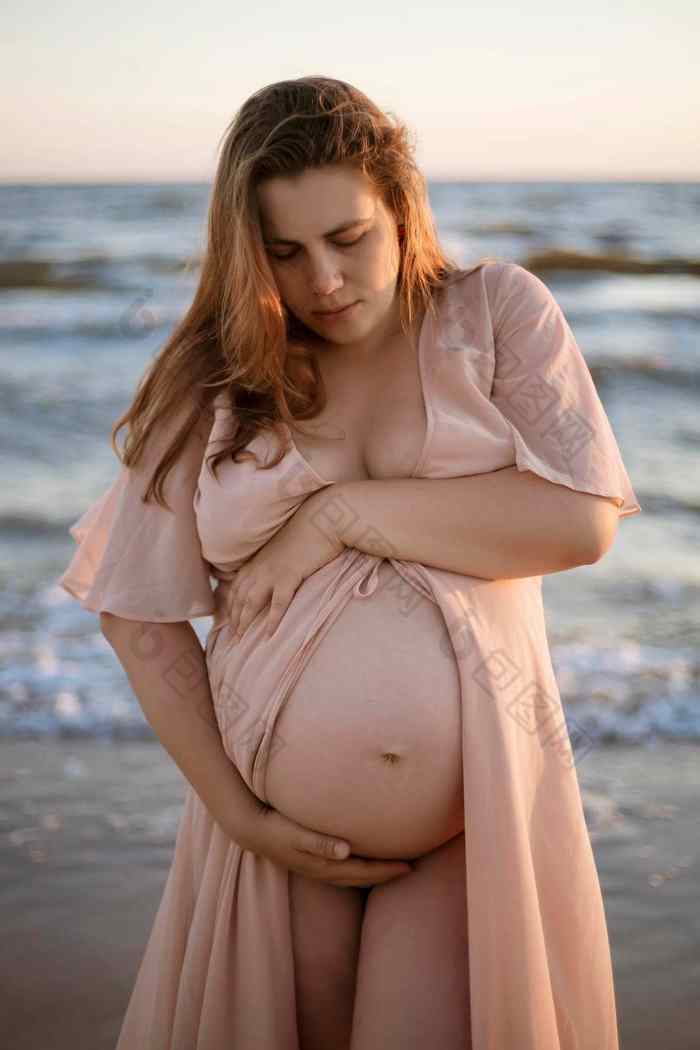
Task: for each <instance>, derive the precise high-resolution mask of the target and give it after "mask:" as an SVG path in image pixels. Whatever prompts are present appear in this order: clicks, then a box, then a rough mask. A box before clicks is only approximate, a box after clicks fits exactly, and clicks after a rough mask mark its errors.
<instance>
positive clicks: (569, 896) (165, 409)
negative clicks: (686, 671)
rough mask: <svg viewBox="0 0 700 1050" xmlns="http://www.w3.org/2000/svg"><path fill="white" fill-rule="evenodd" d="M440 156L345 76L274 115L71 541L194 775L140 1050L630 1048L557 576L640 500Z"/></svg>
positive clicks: (140, 978)
mask: <svg viewBox="0 0 700 1050" xmlns="http://www.w3.org/2000/svg"><path fill="white" fill-rule="evenodd" d="M411 153H412V151H411V148H410V146H409V144H408V138H407V135H406V129H405V127H404V126H403V125H401V124H398V123H395V122H394V121H392V120H390V119H389V118H388V117H387V116H386V115H385V114H383V113H382V112H381V110H379V109H378V108H377V107H376V106H375V105H374V104H373V103H372V102H371V101H370V100H369V99H368V98H367V97H366V96H365V95H363V94H362V93H361V92H360V91H358V90H357V89H355V88H353V87H351V86H349V85H347V84H344V83H342V82H340V81H336V80H331V79H326V78H320V77H307V78H301V79H299V80H293V81H285V82H281V83H278V84H273V85H270V86H268V87H265V88H263V89H261V90H260V91H259V92H257V93H256V94H255V95H253V96H252V97H251V98H250V99H248V101H247V102H246V103H245V104H244V106H243V107H242V108H241V110H240V112H239V113H238V115H237V117H236V119H235V121H234V122H233V123H232V125H231V127H230V129H229V132H228V136H227V139H226V141H225V143H224V147H223V149H222V153H221V158H220V162H219V166H218V170H217V173H216V178H215V183H214V188H213V193H212V200H211V206H210V214H209V241H208V246H207V251H206V254H205V257H204V260H203V266H202V273H201V278H200V282H199V287H198V289H197V292H196V294H195V297H194V300H193V303H192V305H191V307H190V309H189V310H188V312H187V314H186V316H185V318H184V319H183V321H182V322H181V323H180V325H179V326H178V327H177V328H176V329H175V331H174V332H173V333H172V335H171V336H170V338H169V340H168V342H167V344H166V346H165V347H164V349H163V350H162V351H161V353H160V354H159V355H158V357H157V358H156V359H155V360H154V362H153V363H152V365H151V366H150V368H149V372H148V374H147V376H146V377H145V379H144V381H143V382H142V384H141V385H140V387H139V390H138V392H137V394H136V397H135V399H134V402H133V404H132V405H131V407H130V409H129V410H128V412H127V413H125V415H124V416H123V417H121V419H120V420H119V421H118V422H117V424H116V425H115V428H114V433H113V438H114V434H116V431H117V430H118V429H119V428H120V427H121V426H123V425H125V424H127V423H128V425H129V432H128V438H127V442H126V446H125V450H124V453H123V455H120V460H121V462H122V467H121V471H120V473H119V475H118V477H117V479H116V481H115V482H114V483H113V484H112V485H111V487H110V488H109V489H107V491H106V492H105V493H104V494H103V496H102V497H101V498H100V499H99V500H98V501H97V502H96V503H94V504H93V505H92V506H91V507H90V508H89V509H88V510H87V511H86V512H85V513H84V514H83V516H82V517H81V518H80V519H79V520H78V521H77V522H76V523H75V525H74V526H73V527H72V529H71V533H72V535H73V537H74V538H75V539H76V541H77V542H78V549H77V551H76V552H75V555H74V557H73V559H72V561H71V563H70V565H69V566H68V568H67V570H66V572H65V573H64V574H63V576H62V577H61V579H60V582H61V585H62V586H63V587H64V588H65V589H66V590H67V591H69V592H70V593H71V594H72V595H74V596H75V597H76V598H77V599H78V600H79V601H80V602H81V603H82V604H83V606H84V607H85V608H87V609H90V610H92V611H94V612H99V614H100V623H101V628H102V631H103V633H104V635H105V637H106V638H107V639H108V641H109V643H110V644H111V645H112V647H113V648H114V650H115V652H116V654H117V656H118V657H119V659H120V661H121V662H122V664H123V666H124V668H125V670H126V672H127V674H128V676H129V680H130V682H131V684H132V686H133V688H134V692H135V693H136V695H137V697H138V699H139V702H140V703H141V705H142V707H143V709H144V713H145V715H146V717H147V719H148V721H149V722H150V724H151V725H152V727H153V729H154V731H155V732H156V734H157V735H158V737H159V739H160V741H161V742H162V744H163V746H164V747H165V748H166V749H167V750H168V752H169V753H170V755H171V756H172V757H173V759H174V761H175V762H176V763H177V764H178V766H179V767H180V769H181V770H182V772H183V773H184V775H185V777H186V778H187V782H188V783H187V792H186V800H185V807H184V811H183V814H182V818H181V821H180V825H179V828H178V834H177V839H176V844H175V853H174V857H173V861H172V865H171V869H170V872H169V875H168V880H167V883H166V886H165V889H164V893H163V897H162V900H161V903H160V907H159V909H158V913H157V915H156V918H155V921H154V924H153V929H152V931H151V935H150V938H149V940H148V944H147V946H146V949H145V953H144V956H143V959H142V961H141V965H140V968H139V971H138V975H137V979H136V983H135V987H134V989H133V992H132V996H131V999H130V1002H129V1005H128V1009H127V1012H126V1016H125V1018H124V1021H123V1025H122V1029H121V1034H120V1038H119V1042H118V1046H117V1050H378V1048H382V1050H399V1048H401V1050H413V1048H415V1050H418V1048H425V1050H428V1048H440V1050H463V1048H468V1047H472V1048H473V1050H617V1048H618V1040H617V1025H616V1011H615V997H614V988H613V979H612V970H611V962H610V950H609V944H608V936H607V929H606V923H605V916H604V910H603V903H602V898H601V892H600V886H599V881H598V877H597V872H596V868H595V863H594V859H593V854H592V851H591V846H590V841H589V837H588V833H587V829H586V825H585V821H584V816H583V809H582V805H581V797H580V791H579V786H578V781H577V777H576V772H575V763H574V756H573V749H572V746H571V741H570V739H569V735H568V732H567V726H566V722H565V720H564V716H563V711H562V706H561V700H560V697H559V692H558V689H557V683H556V680H555V678H554V674H553V670H552V665H551V661H550V658H549V650H548V645H547V637H546V628H545V622H544V614H543V607H542V597H541V582H542V575H543V574H545V573H549V572H560V571H563V570H565V569H567V568H571V567H574V566H577V565H584V564H589V563H592V562H594V561H597V560H598V559H599V558H601V557H602V556H603V555H604V553H605V552H606V551H607V550H608V549H609V547H610V545H611V543H612V542H613V538H614V535H615V531H616V527H617V524H618V519H619V517H621V516H627V515H630V514H634V513H637V512H639V510H640V506H639V503H638V502H637V500H636V497H635V493H634V491H633V489H632V486H631V484H630V480H629V477H628V476H627V473H626V470H625V467H624V464H623V462H622V459H621V457H620V452H619V449H618V446H617V443H616V441H615V437H614V435H613V432H612V429H611V427H610V424H609V422H608V419H607V417H606V415H605V412H604V409H603V406H602V404H601V402H600V400H599V398H598V396H597V393H596V390H595V386H594V384H593V381H592V379H591V376H590V373H589V371H588V368H587V367H586V364H585V361H584V359H583V356H582V354H581V352H580V350H579V348H578V346H577V344H576V341H575V339H574V337H573V334H572V332H571V329H570V328H569V326H568V324H567V322H566V319H565V318H564V315H563V313H562V311H561V309H560V308H559V306H558V304H557V303H556V301H555V300H554V298H553V297H552V295H551V293H550V292H549V289H548V288H547V286H546V285H545V284H544V283H543V282H542V281H541V280H540V279H539V278H537V277H536V276H535V275H534V274H532V273H530V272H529V271H527V270H526V269H524V268H523V267H521V266H519V265H518V264H516V263H513V262H501V261H498V260H482V261H480V262H479V263H477V264H475V265H474V266H472V267H470V268H467V269H460V268H459V267H457V266H456V265H455V264H454V263H453V262H451V261H450V260H449V259H448V257H447V256H446V255H445V254H444V252H443V251H442V250H441V248H440V246H439V243H438V241H437V237H436V233H435V229H434V225H433V222H432V218H431V214H430V210H429V207H428V203H427V199H426V195H425V187H424V180H423V178H422V176H421V175H420V174H419V172H418V171H417V169H416V167H415V165H414V162H413V158H412V155H411ZM115 449H116V445H115ZM212 577H213V578H214V579H215V580H216V587H213V586H212ZM206 615H213V617H214V619H213V623H212V627H211V629H210V632H209V635H208V637H207V641H206V647H205V650H204V651H203V650H202V647H201V646H200V644H199V641H198V639H197V636H196V634H195V632H194V630H193V628H192V627H191V625H190V624H189V623H188V621H189V620H190V619H193V618H194V617H198V616H206ZM337 847H340V851H338V850H337ZM343 847H344V848H343Z"/></svg>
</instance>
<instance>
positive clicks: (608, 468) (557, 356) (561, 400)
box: [490, 263, 641, 517]
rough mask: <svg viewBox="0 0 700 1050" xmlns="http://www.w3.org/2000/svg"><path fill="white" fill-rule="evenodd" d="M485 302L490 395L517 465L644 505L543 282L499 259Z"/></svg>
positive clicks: (629, 506)
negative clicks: (490, 339)
mask: <svg viewBox="0 0 700 1050" xmlns="http://www.w3.org/2000/svg"><path fill="white" fill-rule="evenodd" d="M499 269H500V273H499V274H498V280H497V283H496V285H495V290H494V292H493V301H492V302H491V303H490V307H491V317H492V324H493V332H494V345H495V369H494V376H493V385H492V390H491V401H492V402H493V404H494V405H496V407H497V408H498V410H499V411H500V413H501V414H502V415H503V416H504V418H505V419H506V421H507V422H508V424H509V426H510V428H511V430H512V436H513V441H514V444H515V454H516V465H517V467H518V470H523V471H524V470H529V471H532V472H533V473H534V474H539V475H540V477H543V478H545V479H546V480H548V481H552V482H555V483H556V484H558V485H566V486H567V487H568V488H571V489H576V490H578V491H580V492H590V493H592V494H593V495H597V496H607V497H610V498H612V499H614V500H615V502H616V503H617V506H618V510H619V516H620V517H624V516H626V515H628V514H636V513H638V512H639V511H640V510H641V507H640V505H639V503H638V501H637V497H636V495H635V493H634V490H633V488H632V485H631V482H630V479H629V477H628V474H627V470H626V469H625V465H624V463H623V461H622V456H621V454H620V449H619V448H618V445H617V441H616V439H615V435H614V433H613V430H612V427H611V425H610V421H609V420H608V417H607V415H606V413H605V409H604V408H603V405H602V403H601V401H600V398H599V397H598V393H597V391H596V387H595V384H594V382H593V377H592V376H591V373H590V371H589V369H588V366H587V364H586V362H585V359H584V357H583V354H582V353H581V350H580V348H579V346H578V344H577V342H576V339H575V338H574V335H573V333H572V331H571V328H570V327H569V324H568V322H567V320H566V318H565V317H564V314H563V312H562V309H561V307H560V306H559V304H558V303H557V301H556V299H555V298H554V296H553V295H552V293H551V291H550V290H549V288H548V287H547V285H546V284H545V283H544V282H543V281H542V280H540V278H539V277H536V276H535V274H533V273H531V272H530V271H529V270H526V269H525V268H524V267H522V266H520V265H519V264H517V263H504V264H502V265H501V267H500V268H499Z"/></svg>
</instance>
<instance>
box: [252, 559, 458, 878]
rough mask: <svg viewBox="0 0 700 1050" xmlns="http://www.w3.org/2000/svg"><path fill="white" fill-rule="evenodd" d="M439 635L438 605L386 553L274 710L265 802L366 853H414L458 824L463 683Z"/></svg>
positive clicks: (443, 837) (441, 839)
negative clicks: (375, 575) (373, 584)
mask: <svg viewBox="0 0 700 1050" xmlns="http://www.w3.org/2000/svg"><path fill="white" fill-rule="evenodd" d="M399 583H400V590H399V586H398V584H399ZM407 593H408V598H409V602H407V600H406V596H407ZM407 605H410V609H408V608H407ZM444 639H445V626H444V621H443V618H442V613H441V612H440V609H439V607H438V606H437V605H435V604H434V603H433V602H431V601H429V600H428V599H427V598H424V597H423V596H422V595H420V594H419V593H418V592H417V591H415V590H413V589H412V588H409V585H408V584H406V583H405V582H404V581H401V579H400V577H398V574H397V573H396V571H395V569H394V568H393V567H392V566H391V564H390V563H389V562H382V563H381V565H380V568H379V580H378V585H377V589H376V590H375V592H374V593H373V594H371V595H368V596H366V597H363V598H359V597H353V598H352V599H351V600H350V601H349V602H348V604H347V605H346V606H345V608H344V609H343V611H342V612H341V613H340V615H339V616H338V618H337V620H336V621H335V623H334V624H333V625H332V626H331V628H330V629H329V631H328V633H327V634H326V635H325V636H324V638H323V639H322V641H321V642H320V644H319V646H318V648H317V649H316V650H315V652H314V653H313V654H312V656H311V657H310V659H309V662H308V663H307V665H306V667H305V668H304V671H303V673H302V675H301V677H300V679H299V680H298V682H297V683H296V685H295V686H294V688H293V690H292V691H291V693H290V694H289V696H288V698H287V700H286V702H285V705H284V707H283V708H282V710H281V711H280V713H279V715H278V718H277V724H276V727H275V731H276V732H279V735H280V737H281V739H282V740H284V746H283V747H280V748H279V749H278V750H276V751H275V752H274V753H273V754H272V755H271V757H270V760H269V763H268V768H267V774H266V781H265V791H266V796H267V799H268V801H269V803H270V805H272V806H273V807H274V808H275V809H277V810H279V811H280V812H281V813H284V814H285V815H286V816H288V817H291V818H292V819H293V820H296V821H298V822H299V823H300V824H303V825H304V826H305V827H308V828H312V829H314V830H316V831H322V832H325V833H327V834H333V835H339V836H342V837H343V838H345V839H347V841H348V842H349V843H350V845H351V847H352V853H353V854H356V855H360V856H365V857H376V858H380V857H382V858H395V857H399V858H406V859H409V858H413V857H419V856H421V855H422V854H424V853H427V852H429V851H430V850H432V849H435V848H436V847H437V846H439V845H441V844H442V843H443V842H445V841H446V840H447V839H450V838H452V837H453V836H454V835H456V834H458V833H459V832H460V831H461V830H463V828H464V798H463V780H462V746H461V742H462V734H461V699H460V697H461V693H460V683H459V674H458V669H457V664H456V662H455V659H454V656H453V655H452V653H451V650H450V651H449V654H448V648H449V647H446V646H445V642H444Z"/></svg>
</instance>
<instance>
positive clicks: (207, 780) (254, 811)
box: [100, 612, 263, 845]
mask: <svg viewBox="0 0 700 1050" xmlns="http://www.w3.org/2000/svg"><path fill="white" fill-rule="evenodd" d="M100 628H101V631H102V634H103V635H104V637H105V638H106V639H107V641H108V643H109V644H110V646H111V647H112V649H113V650H114V652H115V653H116V655H117V657H118V659H119V662H120V663H121V665H122V667H123V668H124V670H125V672H126V674H127V677H128V679H129V682H130V684H131V688H132V690H133V691H134V693H135V694H136V698H137V699H138V701H139V703H140V705H141V708H142V710H143V713H144V715H145V717H146V720H147V721H148V723H149V725H150V726H151V728H152V729H153V731H154V733H155V734H156V736H157V737H158V739H159V741H160V742H161V744H162V745H163V747H164V748H165V750H166V751H167V752H168V754H169V755H170V756H171V758H172V759H173V761H174V762H175V764H176V765H177V766H178V768H179V769H180V771H181V772H182V774H183V775H184V776H185V777H186V778H187V780H188V781H189V782H190V784H191V785H192V786H193V788H194V789H195V791H196V792H197V794H198V795H199V797H200V799H201V800H202V802H203V803H204V805H205V806H206V808H207V809H208V810H209V812H210V814H211V815H212V817H213V818H214V820H215V821H216V822H217V824H219V825H220V827H221V828H222V829H223V830H224V831H225V832H226V834H228V835H229V837H230V838H232V839H233V840H234V841H235V842H238V843H239V844H240V845H243V843H244V842H245V841H247V839H248V830H249V828H251V827H252V825H253V822H254V821H256V820H258V819H259V817H260V813H261V810H262V808H263V803H261V801H260V799H259V798H258V797H257V796H256V795H254V794H253V792H252V791H250V790H249V788H248V786H247V784H246V783H245V781H244V780H243V778H242V777H241V775H240V773H239V772H238V770H237V769H236V767H235V765H234V764H233V762H232V761H231V759H230V758H229V757H228V755H227V754H226V752H225V751H224V747H223V744H222V741H221V733H220V731H219V726H218V723H217V720H216V714H215V712H214V706H213V703H212V696H211V688H210V685H209V676H208V674H207V666H206V661H205V656H204V650H203V649H202V646H201V644H200V641H199V638H198V637H197V634H196V632H195V630H194V628H193V627H192V625H191V624H190V623H189V622H187V621H183V622H181V623H153V622H150V621H145V622H142V621H137V620H127V619H125V618H123V617H120V616H115V615H113V614H111V613H105V612H102V613H100Z"/></svg>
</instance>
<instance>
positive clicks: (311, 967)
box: [289, 871, 408, 1050]
mask: <svg viewBox="0 0 700 1050" xmlns="http://www.w3.org/2000/svg"><path fill="white" fill-rule="evenodd" d="M407 877H408V876H404V878H407ZM368 893H369V890H367V889H365V888H363V887H355V886H333V885H331V884H330V883H326V882H320V881H319V880H317V879H307V878H305V877H304V876H302V875H299V874H297V873H296V872H292V871H290V873H289V895H290V911H291V923H292V946H293V952H294V978H295V989H296V1001H297V1026H298V1032H299V1046H300V1050H328V1048H329V1047H333V1048H334V1050H348V1048H349V1046H350V1031H351V1026H352V1008H353V999H354V995H355V976H356V972H357V957H358V952H359V948H360V934H361V931H362V916H363V913H364V908H365V901H366V899H367V895H368Z"/></svg>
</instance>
